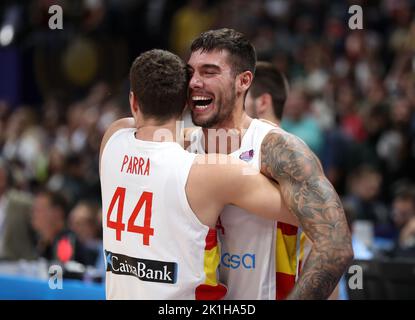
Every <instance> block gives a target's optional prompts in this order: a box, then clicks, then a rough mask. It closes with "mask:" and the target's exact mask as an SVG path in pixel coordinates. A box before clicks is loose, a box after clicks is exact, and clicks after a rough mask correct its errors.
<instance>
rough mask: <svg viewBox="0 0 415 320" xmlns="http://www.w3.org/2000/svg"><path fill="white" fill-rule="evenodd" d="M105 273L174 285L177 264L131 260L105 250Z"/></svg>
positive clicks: (138, 259) (131, 258)
mask: <svg viewBox="0 0 415 320" xmlns="http://www.w3.org/2000/svg"><path fill="white" fill-rule="evenodd" d="M105 257H106V264H107V271H110V272H112V273H114V274H121V275H127V276H134V277H136V278H138V279H140V280H142V281H150V282H162V283H170V284H173V283H176V281H177V269H178V268H177V263H175V262H166V261H157V260H148V259H140V258H133V257H129V256H126V255H123V254H119V253H113V252H110V251H107V250H105Z"/></svg>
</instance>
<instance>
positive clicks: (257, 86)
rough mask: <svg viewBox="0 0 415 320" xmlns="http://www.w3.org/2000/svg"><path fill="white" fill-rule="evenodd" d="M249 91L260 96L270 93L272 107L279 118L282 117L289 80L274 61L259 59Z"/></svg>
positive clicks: (255, 96) (253, 95)
mask: <svg viewBox="0 0 415 320" xmlns="http://www.w3.org/2000/svg"><path fill="white" fill-rule="evenodd" d="M249 92H250V93H251V95H252V97H254V98H258V97H259V96H260V95H262V94H264V93H268V94H270V95H271V98H272V108H273V111H274V114H275V116H276V117H277V118H278V119H281V118H282V114H283V112H284V105H285V101H286V100H287V95H288V81H287V79H286V77H285V76H284V74H282V73H281V72H280V71H279V70H278V69H277V68H276V67H275V66H274V65H273V64H272V63H269V62H264V61H259V62H258V63H257V64H256V70H255V77H254V81H253V82H252V85H251V87H250V88H249Z"/></svg>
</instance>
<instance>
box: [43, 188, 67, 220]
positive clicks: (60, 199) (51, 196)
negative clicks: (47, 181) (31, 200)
mask: <svg viewBox="0 0 415 320" xmlns="http://www.w3.org/2000/svg"><path fill="white" fill-rule="evenodd" d="M36 195H37V196H43V197H46V198H47V199H48V200H49V203H50V205H51V207H53V208H57V209H60V210H61V212H62V213H63V217H62V218H64V219H65V218H66V217H67V216H68V213H69V203H68V201H67V199H66V198H65V196H64V195H63V194H61V193H59V192H56V191H51V190H49V189H46V188H39V189H38V190H37V191H36Z"/></svg>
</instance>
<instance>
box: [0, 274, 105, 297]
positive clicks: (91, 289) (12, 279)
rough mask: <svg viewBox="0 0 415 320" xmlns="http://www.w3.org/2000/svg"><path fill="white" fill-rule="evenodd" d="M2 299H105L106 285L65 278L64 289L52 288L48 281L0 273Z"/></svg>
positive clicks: (0, 295)
mask: <svg viewBox="0 0 415 320" xmlns="http://www.w3.org/2000/svg"><path fill="white" fill-rule="evenodd" d="M0 299H1V300H6V299H7V300H105V285H104V284H95V283H84V282H81V281H79V280H64V281H63V283H62V289H54V290H53V289H50V288H49V283H48V281H45V280H38V279H32V278H25V277H16V276H10V275H0Z"/></svg>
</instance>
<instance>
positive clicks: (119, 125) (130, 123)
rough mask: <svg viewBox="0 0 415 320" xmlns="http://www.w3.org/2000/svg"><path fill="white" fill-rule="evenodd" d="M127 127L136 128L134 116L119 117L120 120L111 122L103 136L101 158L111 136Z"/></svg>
mask: <svg viewBox="0 0 415 320" xmlns="http://www.w3.org/2000/svg"><path fill="white" fill-rule="evenodd" d="M125 128H135V120H134V118H132V117H130V118H122V119H118V120H116V121H114V122H113V123H111V125H110V126H109V127H108V129H107V130H106V131H105V133H104V136H103V137H102V141H101V150H100V158H101V155H102V152H103V150H104V148H105V145H106V144H107V142H108V140H109V139H110V138H111V136H112V135H113V134H114V133H115V132H117V131H118V130H121V129H125Z"/></svg>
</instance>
